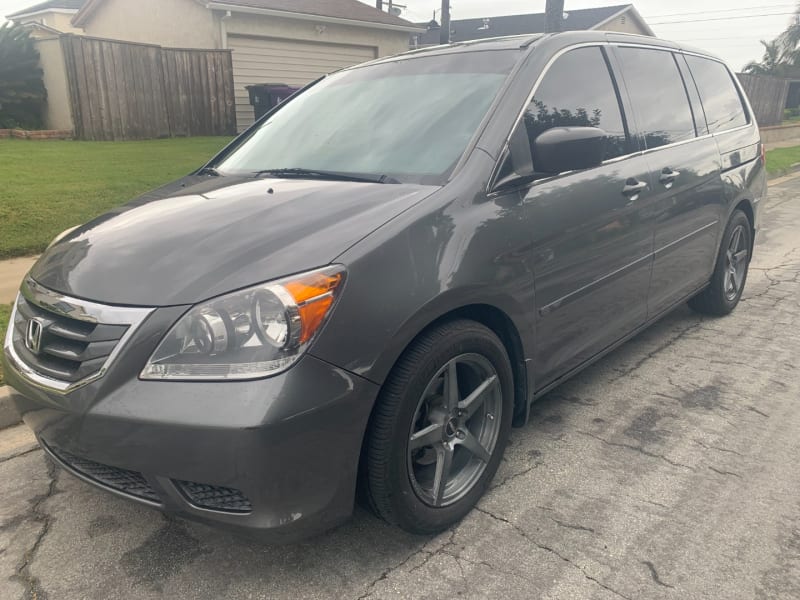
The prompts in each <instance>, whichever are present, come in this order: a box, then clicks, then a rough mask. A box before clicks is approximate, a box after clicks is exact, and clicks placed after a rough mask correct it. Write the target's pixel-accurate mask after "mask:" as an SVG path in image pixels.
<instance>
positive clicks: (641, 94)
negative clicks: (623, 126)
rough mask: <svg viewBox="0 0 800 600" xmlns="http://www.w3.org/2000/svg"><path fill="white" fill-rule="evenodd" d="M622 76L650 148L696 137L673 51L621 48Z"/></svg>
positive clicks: (642, 132) (637, 119)
mask: <svg viewBox="0 0 800 600" xmlns="http://www.w3.org/2000/svg"><path fill="white" fill-rule="evenodd" d="M618 53H619V57H620V62H621V63H622V76H623V77H624V78H625V85H626V86H627V88H628V94H629V95H630V97H631V102H632V103H633V111H634V113H635V114H636V121H637V125H638V127H639V132H640V133H641V134H642V135H643V136H644V139H645V143H646V145H647V147H648V148H658V147H659V146H665V145H667V144H674V143H675V142H682V141H684V140H688V139H692V138H693V137H695V130H694V119H693V118H692V109H691V108H690V107H689V98H688V97H687V96H686V88H685V87H684V85H683V78H682V77H681V74H680V71H678V65H677V63H676V62H675V59H674V58H673V56H672V53H671V52H665V51H662V50H644V49H641V48H619V49H618Z"/></svg>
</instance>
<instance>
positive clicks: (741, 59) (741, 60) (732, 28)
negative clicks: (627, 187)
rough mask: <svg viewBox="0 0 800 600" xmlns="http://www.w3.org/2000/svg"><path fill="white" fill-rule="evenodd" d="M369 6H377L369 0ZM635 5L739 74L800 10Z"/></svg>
mask: <svg viewBox="0 0 800 600" xmlns="http://www.w3.org/2000/svg"><path fill="white" fill-rule="evenodd" d="M130 1H132V2H133V1H135V0H130ZM163 1H165V2H169V1H170V0H163ZM36 2H37V0H0V20H2V16H3V15H7V14H10V13H13V12H15V11H17V10H20V9H22V8H25V7H27V6H30V5H32V4H36ZM364 2H365V3H367V4H374V2H372V1H368V0H364ZM387 2H388V0H384V3H387ZM397 2H398V4H405V5H407V6H408V8H407V9H406V10H405V11H404V13H403V16H404V17H405V18H407V19H410V20H412V21H427V20H430V18H431V15H432V14H433V10H434V9H438V8H440V7H441V5H442V3H441V0H397ZM623 3H624V2H617V1H615V0H606V1H602V0H574V1H573V0H566V2H565V9H566V11H567V12H569V10H570V9H578V8H592V7H597V6H607V5H613V4H623ZM633 4H634V5H635V6H636V8H637V9H638V10H639V12H640V13H641V14H642V16H643V17H644V18H645V19H646V20H647V22H648V23H649V24H650V26H651V27H652V28H653V30H654V31H655V32H656V34H657V35H658V36H659V37H662V38H666V39H670V40H676V41H681V42H686V43H689V44H692V45H694V46H698V47H700V48H704V49H706V50H708V51H710V52H713V53H715V54H718V55H720V56H722V57H723V58H724V59H725V60H727V61H728V62H729V63H730V64H731V66H732V67H733V68H734V69H736V70H739V69H741V67H742V66H744V65H745V64H746V63H747V62H748V61H750V60H754V59H761V56H762V54H763V48H762V47H761V45H760V44H759V43H758V41H759V40H761V39H766V40H771V39H773V38H774V37H775V36H776V35H778V34H779V33H780V32H781V31H783V30H784V29H785V28H786V25H787V24H788V23H789V21H790V19H791V18H792V17H791V15H792V13H793V11H794V7H795V6H796V5H797V3H795V2H789V1H787V0H762V5H761V6H758V4H757V3H756V2H754V0H724V1H723V0H703V1H702V2H700V1H698V0H669V1H668V2H667V1H664V0H638V1H637V2H634V3H633ZM451 6H452V12H453V18H454V19H467V18H472V17H492V16H498V15H513V14H519V13H527V12H543V11H544V6H545V0H490V1H487V0H451ZM437 19H438V14H437ZM669 21H672V23H669ZM675 21H680V22H675Z"/></svg>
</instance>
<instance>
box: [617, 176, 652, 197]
mask: <svg viewBox="0 0 800 600" xmlns="http://www.w3.org/2000/svg"><path fill="white" fill-rule="evenodd" d="M646 189H647V182H644V181H639V180H637V179H634V178H633V177H631V178H629V179H628V180H627V181H626V182H625V187H624V188H622V195H623V196H627V197H628V198H629V199H630V201H631V202H635V201H636V200H638V199H639V195H640V194H641V193H642V192H643V191H644V190H646Z"/></svg>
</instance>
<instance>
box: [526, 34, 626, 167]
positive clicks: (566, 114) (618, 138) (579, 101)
mask: <svg viewBox="0 0 800 600" xmlns="http://www.w3.org/2000/svg"><path fill="white" fill-rule="evenodd" d="M525 126H526V127H527V130H528V137H529V138H530V141H531V144H533V141H534V140H535V139H536V138H537V137H538V136H539V135H540V134H541V133H542V132H544V131H547V130H548V129H551V128H552V127H599V128H600V129H602V130H603V131H605V132H606V134H608V141H607V143H606V156H605V158H606V159H609V158H614V157H616V156H622V155H624V154H628V153H630V152H631V150H630V149H629V139H628V136H627V134H626V128H625V124H624V121H623V118H622V111H621V110H620V106H619V99H618V96H617V90H616V88H615V86H614V82H613V81H612V79H611V74H610V73H609V70H608V65H607V64H606V59H605V57H604V56H603V51H602V50H601V49H600V48H579V49H577V50H572V51H570V52H567V53H566V54H564V55H563V56H561V57H560V58H559V59H558V60H556V62H555V63H553V65H552V66H551V67H550V69H549V70H548V71H547V73H546V74H545V76H544V79H542V82H541V84H540V85H539V88H538V89H537V90H536V94H535V95H534V98H533V102H531V104H530V106H529V107H528V110H527V111H526V112H525Z"/></svg>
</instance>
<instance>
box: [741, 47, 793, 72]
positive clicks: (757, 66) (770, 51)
mask: <svg viewBox="0 0 800 600" xmlns="http://www.w3.org/2000/svg"><path fill="white" fill-rule="evenodd" d="M761 44H762V45H763V46H764V56H763V57H762V58H761V62H756V61H751V62H749V63H747V64H746V65H745V66H744V68H743V69H742V71H743V72H745V73H752V74H753V75H776V76H781V75H780V74H781V73H782V72H783V70H784V69H785V67H786V65H785V64H782V59H783V56H782V54H783V51H782V45H781V43H780V41H779V40H772V41H771V42H765V41H764V40H761Z"/></svg>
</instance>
